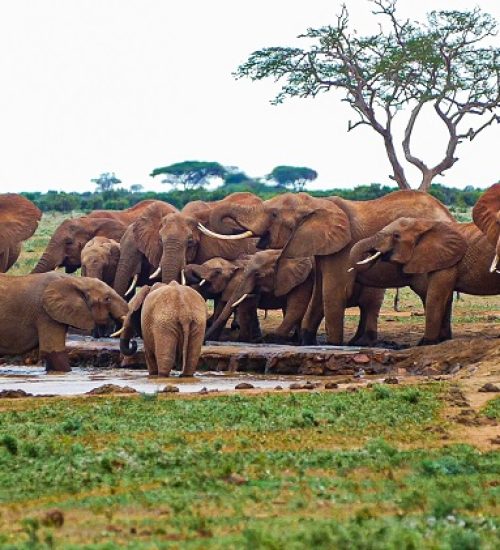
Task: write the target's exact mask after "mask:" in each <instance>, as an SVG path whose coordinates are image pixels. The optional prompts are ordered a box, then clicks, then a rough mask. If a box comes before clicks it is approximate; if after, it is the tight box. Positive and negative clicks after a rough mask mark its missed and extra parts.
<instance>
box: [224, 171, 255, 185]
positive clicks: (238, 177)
mask: <svg viewBox="0 0 500 550" xmlns="http://www.w3.org/2000/svg"><path fill="white" fill-rule="evenodd" d="M250 181H253V180H252V178H250V177H249V176H247V175H246V174H245V172H233V173H232V174H227V175H226V177H225V178H224V183H223V185H239V184H241V183H246V182H250Z"/></svg>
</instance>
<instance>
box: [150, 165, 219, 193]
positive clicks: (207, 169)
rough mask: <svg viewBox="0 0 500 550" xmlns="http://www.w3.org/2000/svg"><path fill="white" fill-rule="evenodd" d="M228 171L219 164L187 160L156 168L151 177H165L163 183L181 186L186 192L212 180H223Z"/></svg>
mask: <svg viewBox="0 0 500 550" xmlns="http://www.w3.org/2000/svg"><path fill="white" fill-rule="evenodd" d="M226 172H227V171H226V169H225V168H224V166H222V165H221V164H219V163H218V162H201V161H197V160H186V161H184V162H177V163H175V164H171V165H170V166H163V167H161V168H155V169H154V170H153V171H152V172H151V174H149V175H150V176H151V177H153V178H154V177H156V176H158V175H165V178H164V179H163V180H162V183H167V184H170V185H173V186H175V185H181V186H182V187H183V189H184V191H188V190H190V189H195V188H196V187H201V186H202V185H203V184H204V183H206V182H207V181H208V180H209V179H210V178H223V177H224V176H225V175H226Z"/></svg>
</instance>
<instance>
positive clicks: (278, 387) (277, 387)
mask: <svg viewBox="0 0 500 550" xmlns="http://www.w3.org/2000/svg"><path fill="white" fill-rule="evenodd" d="M282 389H283V387H282V386H276V387H275V388H274V391H281V390H282Z"/></svg>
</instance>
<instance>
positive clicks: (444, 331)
mask: <svg viewBox="0 0 500 550" xmlns="http://www.w3.org/2000/svg"><path fill="white" fill-rule="evenodd" d="M452 310H453V293H452V298H451V300H450V301H449V303H448V304H447V305H446V312H445V314H444V317H443V323H442V325H441V330H440V331H439V341H440V342H444V341H446V340H451V339H452V338H453V334H452V331H451V312H452Z"/></svg>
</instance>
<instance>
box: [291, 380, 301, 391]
mask: <svg viewBox="0 0 500 550" xmlns="http://www.w3.org/2000/svg"><path fill="white" fill-rule="evenodd" d="M288 389H289V390H303V389H304V384H302V383H301V382H292V383H291V384H290V385H289V386H288Z"/></svg>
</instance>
